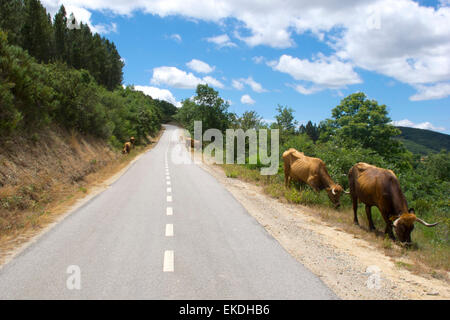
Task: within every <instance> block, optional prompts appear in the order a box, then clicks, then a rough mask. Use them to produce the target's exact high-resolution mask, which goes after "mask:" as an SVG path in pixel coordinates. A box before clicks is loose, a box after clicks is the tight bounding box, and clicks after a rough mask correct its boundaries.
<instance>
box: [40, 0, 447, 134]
mask: <svg viewBox="0 0 450 320" xmlns="http://www.w3.org/2000/svg"><path fill="white" fill-rule="evenodd" d="M302 2H304V3H302ZM43 3H44V5H45V6H46V7H47V8H48V9H49V11H50V12H55V10H56V8H57V7H59V5H60V4H62V3H64V5H65V6H66V8H67V11H68V12H71V11H74V12H75V15H76V16H77V18H79V19H80V20H84V21H85V22H87V23H89V24H90V25H91V27H92V29H93V30H96V31H99V32H101V33H102V34H103V35H104V36H106V37H107V38H109V39H111V40H112V41H114V42H115V44H116V46H117V48H118V50H119V53H120V54H121V56H122V57H123V58H124V60H125V68H124V84H126V85H129V84H130V85H131V84H132V85H135V86H136V88H139V89H140V90H143V91H144V92H146V93H148V94H151V95H152V96H154V97H156V98H161V99H166V100H168V101H171V102H174V103H179V102H180V101H182V100H183V99H186V98H189V97H191V96H193V95H194V93H195V85H196V84H197V83H208V84H210V85H211V86H213V87H214V88H215V89H217V90H218V91H219V92H220V95H221V96H222V97H223V98H224V99H226V100H229V101H230V103H231V107H230V111H232V112H236V113H238V114H242V112H244V111H246V110H256V111H257V112H258V113H259V114H260V115H261V116H262V117H263V118H264V119H266V120H269V121H270V120H273V119H274V116H275V108H276V106H277V105H278V104H281V105H287V106H289V107H291V108H293V109H294V110H295V116H296V119H297V120H298V121H299V123H304V122H306V121H308V120H312V121H313V122H319V121H321V120H323V119H325V118H328V117H330V114H331V109H332V108H333V107H335V106H336V105H338V104H339V101H340V100H341V99H342V98H343V97H345V96H347V95H349V94H351V93H354V92H357V91H363V92H365V93H366V94H367V95H368V96H369V97H370V98H372V99H375V100H377V101H378V102H379V103H382V104H386V105H387V106H388V108H389V112H390V116H391V118H392V119H393V120H394V121H398V124H403V125H407V126H415V127H420V128H428V129H432V130H436V131H441V132H445V133H450V116H449V108H450V97H449V96H450V7H449V1H447V0H442V1H419V2H413V1H412V0H367V1H358V2H356V0H342V1H333V0H317V1H315V4H311V2H310V1H309V3H308V2H307V1H303V0H298V1H292V2H291V3H290V2H289V1H287V4H286V6H287V7H288V8H280V7H279V5H278V4H277V3H278V2H273V3H270V2H264V3H261V2H258V1H234V0H230V1H219V0H217V1H206V2H205V1H192V2H191V1H187V0H185V1H181V0H173V1H170V2H167V1H166V2H164V1H162V2H161V1H157V0H155V1H142V0H136V1H134V0H130V1H128V2H126V3H125V2H123V1H122V2H121V1H116V0H113V1H103V0H90V1H84V0H68V1H58V0H44V1H43ZM317 12H319V13H317Z"/></svg>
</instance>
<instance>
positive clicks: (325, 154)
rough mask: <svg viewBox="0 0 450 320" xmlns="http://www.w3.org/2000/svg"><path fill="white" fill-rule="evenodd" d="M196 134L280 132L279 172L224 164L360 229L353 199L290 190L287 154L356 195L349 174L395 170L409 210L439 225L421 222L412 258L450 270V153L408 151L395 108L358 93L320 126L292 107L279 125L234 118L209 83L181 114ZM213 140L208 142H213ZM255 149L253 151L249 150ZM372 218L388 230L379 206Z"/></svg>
mask: <svg viewBox="0 0 450 320" xmlns="http://www.w3.org/2000/svg"><path fill="white" fill-rule="evenodd" d="M175 117H176V119H177V120H178V121H179V122H180V123H181V124H182V125H183V126H184V127H185V128H187V129H188V130H189V131H190V132H191V134H193V122H194V120H202V121H203V131H205V130H207V129H209V128H218V129H220V130H221V131H222V132H224V128H235V129H238V128H241V129H243V130H248V129H252V128H254V129H260V128H267V129H279V130H280V154H279V157H280V165H279V170H278V173H277V174H276V175H273V176H261V175H260V170H259V169H260V168H261V167H262V165H261V164H260V163H259V161H258V163H257V164H249V161H248V157H247V159H246V164H244V165H236V164H234V165H223V167H224V170H225V173H226V175H227V176H228V177H230V178H239V179H242V180H245V181H248V182H253V183H256V184H258V185H260V186H262V187H263V188H264V190H265V192H267V193H268V194H270V195H271V196H273V197H275V198H279V199H283V200H285V201H288V202H291V203H296V204H302V205H307V206H313V207H314V208H315V209H317V211H318V212H321V216H322V217H323V218H324V219H327V220H331V221H335V222H338V223H344V224H347V225H349V228H348V230H350V231H351V230H355V227H353V226H352V222H353V218H352V215H353V213H352V209H351V206H352V205H351V199H350V197H349V196H347V195H342V197H341V208H340V209H339V210H334V209H333V208H332V207H333V206H332V204H331V202H330V201H329V199H328V196H327V194H326V192H321V193H316V192H314V191H313V190H312V189H311V188H310V187H309V186H306V185H302V184H300V183H298V182H294V183H292V185H291V188H290V189H286V188H285V187H284V170H283V161H282V158H281V155H282V153H283V152H284V151H285V150H287V149H289V148H295V149H297V150H299V151H301V152H304V153H305V155H307V156H312V157H318V158H320V159H322V160H323V161H324V162H325V163H326V165H327V169H328V171H329V173H330V175H331V177H332V178H333V179H334V180H335V182H338V183H339V184H341V185H342V186H343V187H344V189H346V190H348V178H347V173H348V171H349V169H350V168H351V167H352V166H353V165H354V164H356V163H358V162H367V163H370V164H373V165H376V166H378V167H382V168H387V169H391V170H393V171H394V172H395V174H396V175H397V177H398V178H399V181H400V184H401V187H402V190H403V192H404V194H405V196H406V198H407V201H408V205H409V207H413V208H415V211H416V213H417V215H418V216H419V217H420V218H422V219H425V220H427V221H432V222H435V221H437V222H439V225H438V226H437V227H435V228H426V227H424V226H422V225H418V224H416V226H415V230H414V232H413V234H412V240H413V244H412V246H410V247H409V248H403V249H402V250H403V251H402V252H403V255H405V256H411V257H415V258H416V259H415V260H416V261H417V262H418V264H421V263H425V264H426V265H428V266H430V267H433V268H438V269H441V270H446V271H449V270H450V241H449V227H450V216H449V213H450V197H449V193H448V190H449V187H450V153H449V152H448V151H446V150H441V151H440V152H438V153H430V154H428V155H427V156H426V157H425V158H423V157H421V156H420V155H417V154H413V153H411V152H410V151H408V150H407V149H406V148H405V146H404V145H403V143H402V141H401V140H399V139H397V137H398V135H399V134H400V133H401V132H400V130H399V129H398V128H396V127H394V126H393V125H391V119H390V118H389V115H388V111H387V107H386V106H385V105H381V104H379V103H378V102H377V101H375V100H369V99H368V98H367V97H366V95H365V94H364V93H361V92H360V93H355V94H352V95H349V96H348V97H346V98H344V99H342V101H341V103H340V104H339V105H338V106H336V107H335V108H333V109H332V114H331V117H330V118H329V119H326V120H324V121H322V122H321V123H319V124H313V123H312V122H311V121H310V122H308V123H307V124H306V125H301V126H298V124H297V123H296V122H295V120H294V110H293V109H291V108H289V107H288V106H278V107H277V108H276V115H275V119H276V121H275V122H274V123H272V124H267V123H264V122H263V121H262V119H261V117H260V116H259V115H258V114H257V112H255V111H247V112H245V113H244V114H243V115H242V116H237V115H236V114H233V113H230V112H229V111H228V104H227V103H226V102H224V100H223V99H221V98H220V96H219V93H218V92H217V91H215V90H214V89H212V88H210V87H208V86H207V85H199V86H198V88H197V96H195V97H194V99H189V100H185V101H184V102H183V106H182V107H181V109H180V110H179V112H178V114H177V115H176V116H175ZM207 143H208V142H206V144H207ZM247 152H248V150H247ZM358 212H359V217H360V218H362V221H364V222H362V228H364V229H366V228H367V221H366V215H365V213H364V209H363V206H362V205H361V206H360V209H359V211H358ZM372 212H373V214H372V216H373V219H374V222H375V226H376V227H377V230H379V231H382V230H384V221H383V219H382V217H381V214H380V213H379V211H378V210H377V209H376V208H375V207H373V208H372ZM378 235H379V237H378V238H379V239H381V241H382V242H383V244H382V246H383V247H384V248H385V249H389V248H391V247H392V243H391V241H390V240H389V239H384V234H383V233H381V232H378Z"/></svg>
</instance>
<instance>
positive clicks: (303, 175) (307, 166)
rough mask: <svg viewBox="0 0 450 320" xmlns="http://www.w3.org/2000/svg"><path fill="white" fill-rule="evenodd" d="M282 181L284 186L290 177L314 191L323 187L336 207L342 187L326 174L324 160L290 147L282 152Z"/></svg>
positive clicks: (338, 203)
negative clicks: (308, 155)
mask: <svg viewBox="0 0 450 320" xmlns="http://www.w3.org/2000/svg"><path fill="white" fill-rule="evenodd" d="M283 161H284V183H285V186H286V188H288V187H289V184H290V182H291V180H292V179H294V180H298V181H302V182H304V183H306V184H308V185H309V186H310V187H311V188H313V190H314V191H316V192H319V191H321V190H323V189H325V190H326V191H327V193H328V197H329V198H330V201H331V202H332V203H333V204H334V206H335V207H336V208H337V207H339V206H340V205H341V203H340V198H341V194H342V192H344V189H343V188H342V187H341V186H340V185H339V184H337V183H335V182H334V181H333V180H332V179H331V177H330V175H329V174H328V171H327V168H326V165H325V162H323V161H322V160H321V159H319V158H312V157H307V156H305V155H304V153H303V152H299V151H297V150H295V149H294V148H290V149H289V150H286V151H285V152H284V153H283Z"/></svg>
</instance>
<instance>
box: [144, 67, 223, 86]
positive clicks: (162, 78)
mask: <svg viewBox="0 0 450 320" xmlns="http://www.w3.org/2000/svg"><path fill="white" fill-rule="evenodd" d="M150 82H151V83H152V84H154V85H167V86H170V87H174V88H179V89H195V88H196V87H197V85H198V84H208V85H211V86H213V87H218V88H223V87H224V85H223V84H222V83H221V82H220V81H219V80H217V79H215V78H213V77H210V76H207V77H204V78H198V77H196V76H195V75H194V74H193V73H192V72H189V73H188V72H186V71H183V70H180V69H178V68H176V67H166V66H163V67H157V68H154V69H153V76H152V79H151V80H150Z"/></svg>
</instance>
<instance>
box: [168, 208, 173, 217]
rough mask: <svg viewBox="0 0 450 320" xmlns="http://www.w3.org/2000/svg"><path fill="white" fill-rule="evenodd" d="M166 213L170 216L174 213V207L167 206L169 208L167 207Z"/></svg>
mask: <svg viewBox="0 0 450 320" xmlns="http://www.w3.org/2000/svg"><path fill="white" fill-rule="evenodd" d="M166 214H167V215H168V216H171V215H173V208H172V207H167V209H166Z"/></svg>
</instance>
